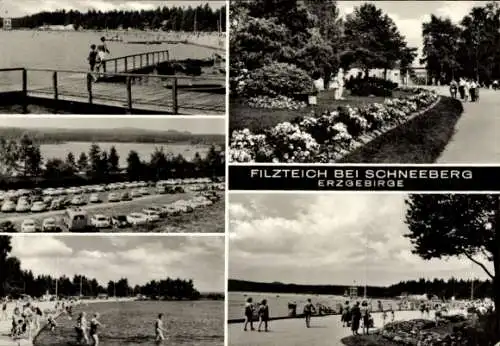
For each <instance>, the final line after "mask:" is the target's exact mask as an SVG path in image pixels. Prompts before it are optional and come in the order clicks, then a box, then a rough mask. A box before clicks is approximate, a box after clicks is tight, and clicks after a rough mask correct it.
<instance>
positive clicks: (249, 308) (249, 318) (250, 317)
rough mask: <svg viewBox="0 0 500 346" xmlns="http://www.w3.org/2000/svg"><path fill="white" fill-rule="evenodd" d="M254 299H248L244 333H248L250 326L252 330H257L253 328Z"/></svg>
mask: <svg viewBox="0 0 500 346" xmlns="http://www.w3.org/2000/svg"><path fill="white" fill-rule="evenodd" d="M253 313H254V309H253V299H252V298H251V297H248V298H247V302H246V303H245V325H244V326H243V331H245V332H246V331H247V326H248V324H250V330H255V328H254V327H253Z"/></svg>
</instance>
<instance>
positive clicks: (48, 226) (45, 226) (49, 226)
mask: <svg viewBox="0 0 500 346" xmlns="http://www.w3.org/2000/svg"><path fill="white" fill-rule="evenodd" d="M58 229H59V227H57V223H56V219H54V218H53V217H49V218H47V219H44V220H43V222H42V232H56V231H57V230H58Z"/></svg>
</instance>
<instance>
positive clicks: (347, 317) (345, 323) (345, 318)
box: [342, 300, 351, 327]
mask: <svg viewBox="0 0 500 346" xmlns="http://www.w3.org/2000/svg"><path fill="white" fill-rule="evenodd" d="M350 322H351V309H350V306H349V301H348V300H346V302H345V304H344V306H343V308H342V327H349V325H350Z"/></svg>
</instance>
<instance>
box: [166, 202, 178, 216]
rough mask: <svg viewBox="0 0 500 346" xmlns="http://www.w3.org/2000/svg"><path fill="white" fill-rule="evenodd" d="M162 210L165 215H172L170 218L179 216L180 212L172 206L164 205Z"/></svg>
mask: <svg viewBox="0 0 500 346" xmlns="http://www.w3.org/2000/svg"><path fill="white" fill-rule="evenodd" d="M163 210H165V212H166V213H167V215H172V216H177V215H180V214H181V210H180V209H179V208H176V207H175V206H174V205H172V204H165V205H164V206H163Z"/></svg>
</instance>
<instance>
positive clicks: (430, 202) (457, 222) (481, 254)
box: [406, 194, 500, 335]
mask: <svg viewBox="0 0 500 346" xmlns="http://www.w3.org/2000/svg"><path fill="white" fill-rule="evenodd" d="M406 203H407V206H408V210H407V212H406V224H407V225H408V228H409V233H408V234H407V235H406V237H408V238H409V239H410V240H411V243H412V245H413V250H412V252H413V253H415V254H417V255H419V256H420V257H422V258H423V259H426V260H429V259H432V258H448V257H465V258H467V259H469V260H470V261H471V262H473V263H475V264H476V265H478V266H479V267H481V268H482V269H483V271H484V272H485V273H486V274H487V275H488V276H489V277H490V278H491V280H492V282H493V300H494V302H495V310H496V311H498V309H499V308H500V282H499V278H498V275H497V274H498V273H500V199H499V196H497V195H460V194H456V195H411V196H410V197H409V198H408V199H407V201H406ZM491 264H492V265H493V268H491ZM497 318H498V316H497ZM497 322H498V323H497V333H498V335H500V318H499V319H498V321H497Z"/></svg>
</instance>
